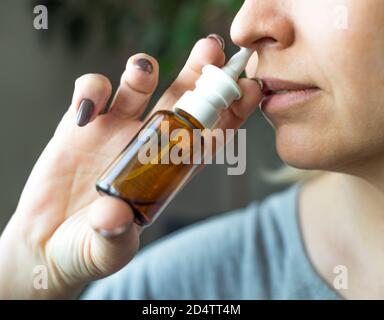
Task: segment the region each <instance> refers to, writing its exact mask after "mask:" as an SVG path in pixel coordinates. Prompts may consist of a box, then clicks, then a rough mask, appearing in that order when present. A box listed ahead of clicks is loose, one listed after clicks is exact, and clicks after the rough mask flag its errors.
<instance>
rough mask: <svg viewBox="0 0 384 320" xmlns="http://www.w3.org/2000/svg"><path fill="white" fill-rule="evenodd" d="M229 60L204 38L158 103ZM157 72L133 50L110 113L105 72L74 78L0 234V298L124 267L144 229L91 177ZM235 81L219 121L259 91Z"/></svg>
mask: <svg viewBox="0 0 384 320" xmlns="http://www.w3.org/2000/svg"><path fill="white" fill-rule="evenodd" d="M148 61H149V63H148ZM224 62H225V55H224V52H223V50H222V49H221V47H220V45H219V43H218V42H217V41H216V40H215V39H212V38H207V39H202V40H200V41H198V42H197V43H196V45H195V46H194V48H193V50H192V52H191V55H190V57H189V59H188V61H187V63H186V65H185V66H184V68H183V69H182V71H181V73H180V74H179V76H178V77H177V79H176V80H175V82H174V83H173V84H172V85H171V86H170V87H169V89H168V90H167V91H166V92H165V93H164V95H163V96H162V98H161V99H160V100H159V102H158V103H157V105H156V106H155V108H154V110H158V109H170V108H171V107H172V106H173V105H174V103H175V102H176V101H177V99H178V98H179V97H180V96H181V95H182V94H183V93H184V92H185V91H186V90H190V89H192V88H194V83H195V81H196V80H197V78H198V77H199V76H200V74H201V69H202V67H203V66H204V65H206V64H214V65H217V66H222V65H223V64H224ZM140 66H141V68H140ZM158 74H159V67H158V63H157V61H156V60H155V59H154V58H152V57H150V56H148V55H146V54H136V55H134V56H132V57H131V58H129V60H128V62H127V66H126V70H125V71H124V73H123V74H122V77H121V83H120V86H119V89H118V91H117V93H116V95H115V97H114V99H113V102H112V104H111V106H110V108H109V111H108V113H103V112H102V111H103V110H104V109H105V106H106V103H107V101H108V99H109V97H110V95H111V91H112V89H111V84H110V82H109V80H108V79H107V78H105V77H104V76H102V75H98V74H87V75H84V76H82V77H80V78H79V79H77V80H76V82H75V89H74V94H73V99H72V103H71V105H70V107H69V108H68V110H67V111H66V113H65V114H64V116H63V118H62V120H61V121H60V123H59V125H58V127H57V129H56V131H55V133H54V135H53V137H52V138H51V140H50V141H49V143H48V145H47V146H46V148H45V149H44V151H43V153H42V154H41V156H40V157H39V159H38V161H37V163H36V164H35V166H34V168H33V170H32V172H31V174H30V176H29V178H28V181H27V183H26V185H25V187H24V190H23V192H22V195H21V198H20V200H19V203H18V206H17V208H16V211H15V213H14V214H13V216H12V218H11V220H10V221H9V223H8V225H7V227H6V229H5V230H4V232H3V234H2V236H1V238H0V283H1V286H0V298H74V297H76V295H78V294H79V293H80V292H81V290H82V289H83V288H84V286H85V285H86V284H87V283H88V282H90V281H92V280H95V279H98V278H101V277H105V276H108V275H110V274H112V273H114V272H116V271H118V270H119V269H120V268H122V267H123V266H124V265H126V264H127V263H128V262H129V261H130V260H131V259H132V257H133V256H134V254H135V253H136V251H137V249H138V246H139V236H140V233H141V231H142V229H141V227H140V226H138V225H137V224H135V223H133V219H134V217H133V213H132V211H131V209H130V207H129V206H128V205H127V204H126V203H124V202H123V201H122V200H120V199H116V198H113V197H109V196H105V197H100V195H99V194H98V193H97V191H96V189H95V182H96V180H97V178H98V177H99V176H100V174H101V173H102V171H103V170H104V169H105V168H106V166H107V165H108V164H109V163H110V162H111V161H112V160H113V159H114V158H115V157H116V156H117V154H119V152H120V151H121V150H122V149H123V148H124V147H125V146H126V145H127V143H128V142H129V141H130V139H131V138H132V137H133V135H134V134H135V133H136V132H137V130H138V129H139V127H140V126H141V125H142V121H140V117H141V116H142V113H143V111H144V109H145V107H146V106H147V104H148V102H149V100H150V97H151V95H152V93H153V92H154V90H155V88H156V86H157V83H158ZM239 85H240V87H241V88H242V90H243V93H244V97H243V98H242V100H240V101H237V102H235V103H234V104H233V105H232V106H231V107H230V108H229V109H227V110H225V111H224V112H223V113H222V115H221V118H220V121H219V126H220V127H222V128H235V129H237V128H239V127H240V125H241V124H242V123H243V122H244V121H245V120H246V119H247V118H248V116H249V115H250V114H251V113H252V112H253V111H254V110H255V108H256V107H257V105H258V103H259V101H260V99H261V92H260V89H259V86H258V84H257V83H256V82H255V81H253V80H249V79H241V80H239ZM84 99H87V100H84ZM79 109H82V110H83V113H80V114H79ZM87 111H88V112H87ZM87 114H88V116H87ZM76 121H77V122H78V123H79V124H80V125H81V126H79V125H77V124H76ZM38 266H39V267H40V266H42V267H43V268H44V270H46V271H47V276H48V282H47V284H48V289H46V290H43V289H40V290H37V289H36V288H35V287H34V279H35V277H36V274H34V270H36V269H35V268H36V267H38ZM39 270H40V269H39Z"/></svg>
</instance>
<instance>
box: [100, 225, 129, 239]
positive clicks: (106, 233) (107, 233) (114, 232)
mask: <svg viewBox="0 0 384 320" xmlns="http://www.w3.org/2000/svg"><path fill="white" fill-rule="evenodd" d="M128 226H129V225H124V226H121V227H118V228H115V229H111V230H109V229H96V232H97V233H98V234H100V235H101V236H102V237H105V238H114V237H118V236H121V235H122V234H124V233H125V232H127V231H128Z"/></svg>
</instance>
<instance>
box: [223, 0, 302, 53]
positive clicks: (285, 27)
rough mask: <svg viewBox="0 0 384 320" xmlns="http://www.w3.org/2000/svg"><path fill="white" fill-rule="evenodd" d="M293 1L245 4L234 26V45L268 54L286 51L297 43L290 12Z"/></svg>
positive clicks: (248, 1) (254, 0) (250, 1)
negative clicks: (274, 51) (271, 50)
mask: <svg viewBox="0 0 384 320" xmlns="http://www.w3.org/2000/svg"><path fill="white" fill-rule="evenodd" d="M290 1H291V0H245V2H244V4H243V6H242V7H241V9H240V10H239V12H238V13H237V15H236V17H235V19H234V21H233V23H232V26H231V38H232V41H233V42H234V43H235V44H236V45H238V46H240V47H247V48H252V49H255V50H256V51H257V52H258V53H259V55H260V54H262V51H264V50H267V49H268V50H270V49H274V50H283V49H286V48H288V47H290V46H291V45H292V44H293V43H294V40H295V31H294V25H293V22H292V21H291V20H290V18H289V12H288V10H287V8H288V5H289V2H290Z"/></svg>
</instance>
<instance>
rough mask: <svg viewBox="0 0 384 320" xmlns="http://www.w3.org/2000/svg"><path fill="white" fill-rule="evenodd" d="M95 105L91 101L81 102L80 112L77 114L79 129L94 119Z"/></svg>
mask: <svg viewBox="0 0 384 320" xmlns="http://www.w3.org/2000/svg"><path fill="white" fill-rule="evenodd" d="M94 108H95V107H94V104H93V102H92V101H91V100H89V99H84V100H83V101H81V104H80V108H79V111H78V112H77V119H76V123H77V125H78V126H79V127H84V126H85V125H86V124H87V123H88V122H89V120H90V119H91V117H92V114H93V109H94Z"/></svg>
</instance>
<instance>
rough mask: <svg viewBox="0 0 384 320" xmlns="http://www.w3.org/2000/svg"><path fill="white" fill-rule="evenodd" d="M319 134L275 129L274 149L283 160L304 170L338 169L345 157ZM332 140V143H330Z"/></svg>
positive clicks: (285, 128)
mask: <svg viewBox="0 0 384 320" xmlns="http://www.w3.org/2000/svg"><path fill="white" fill-rule="evenodd" d="M332 140H333V141H329V140H328V139H327V138H326V137H325V136H323V135H321V134H318V133H317V134H314V133H313V130H312V132H310V131H308V132H306V131H305V130H303V129H302V128H301V129H296V130H294V129H293V128H289V127H284V128H279V129H277V130H276V150H277V153H278V155H279V157H280V158H281V160H282V161H283V162H285V163H286V164H288V165H289V166H291V167H294V168H297V169H304V170H325V171H338V168H339V167H340V164H341V163H345V162H346V159H347V157H344V156H343V152H340V149H339V148H337V146H335V145H334V142H335V141H337V140H335V139H332ZM332 142H333V143H332Z"/></svg>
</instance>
